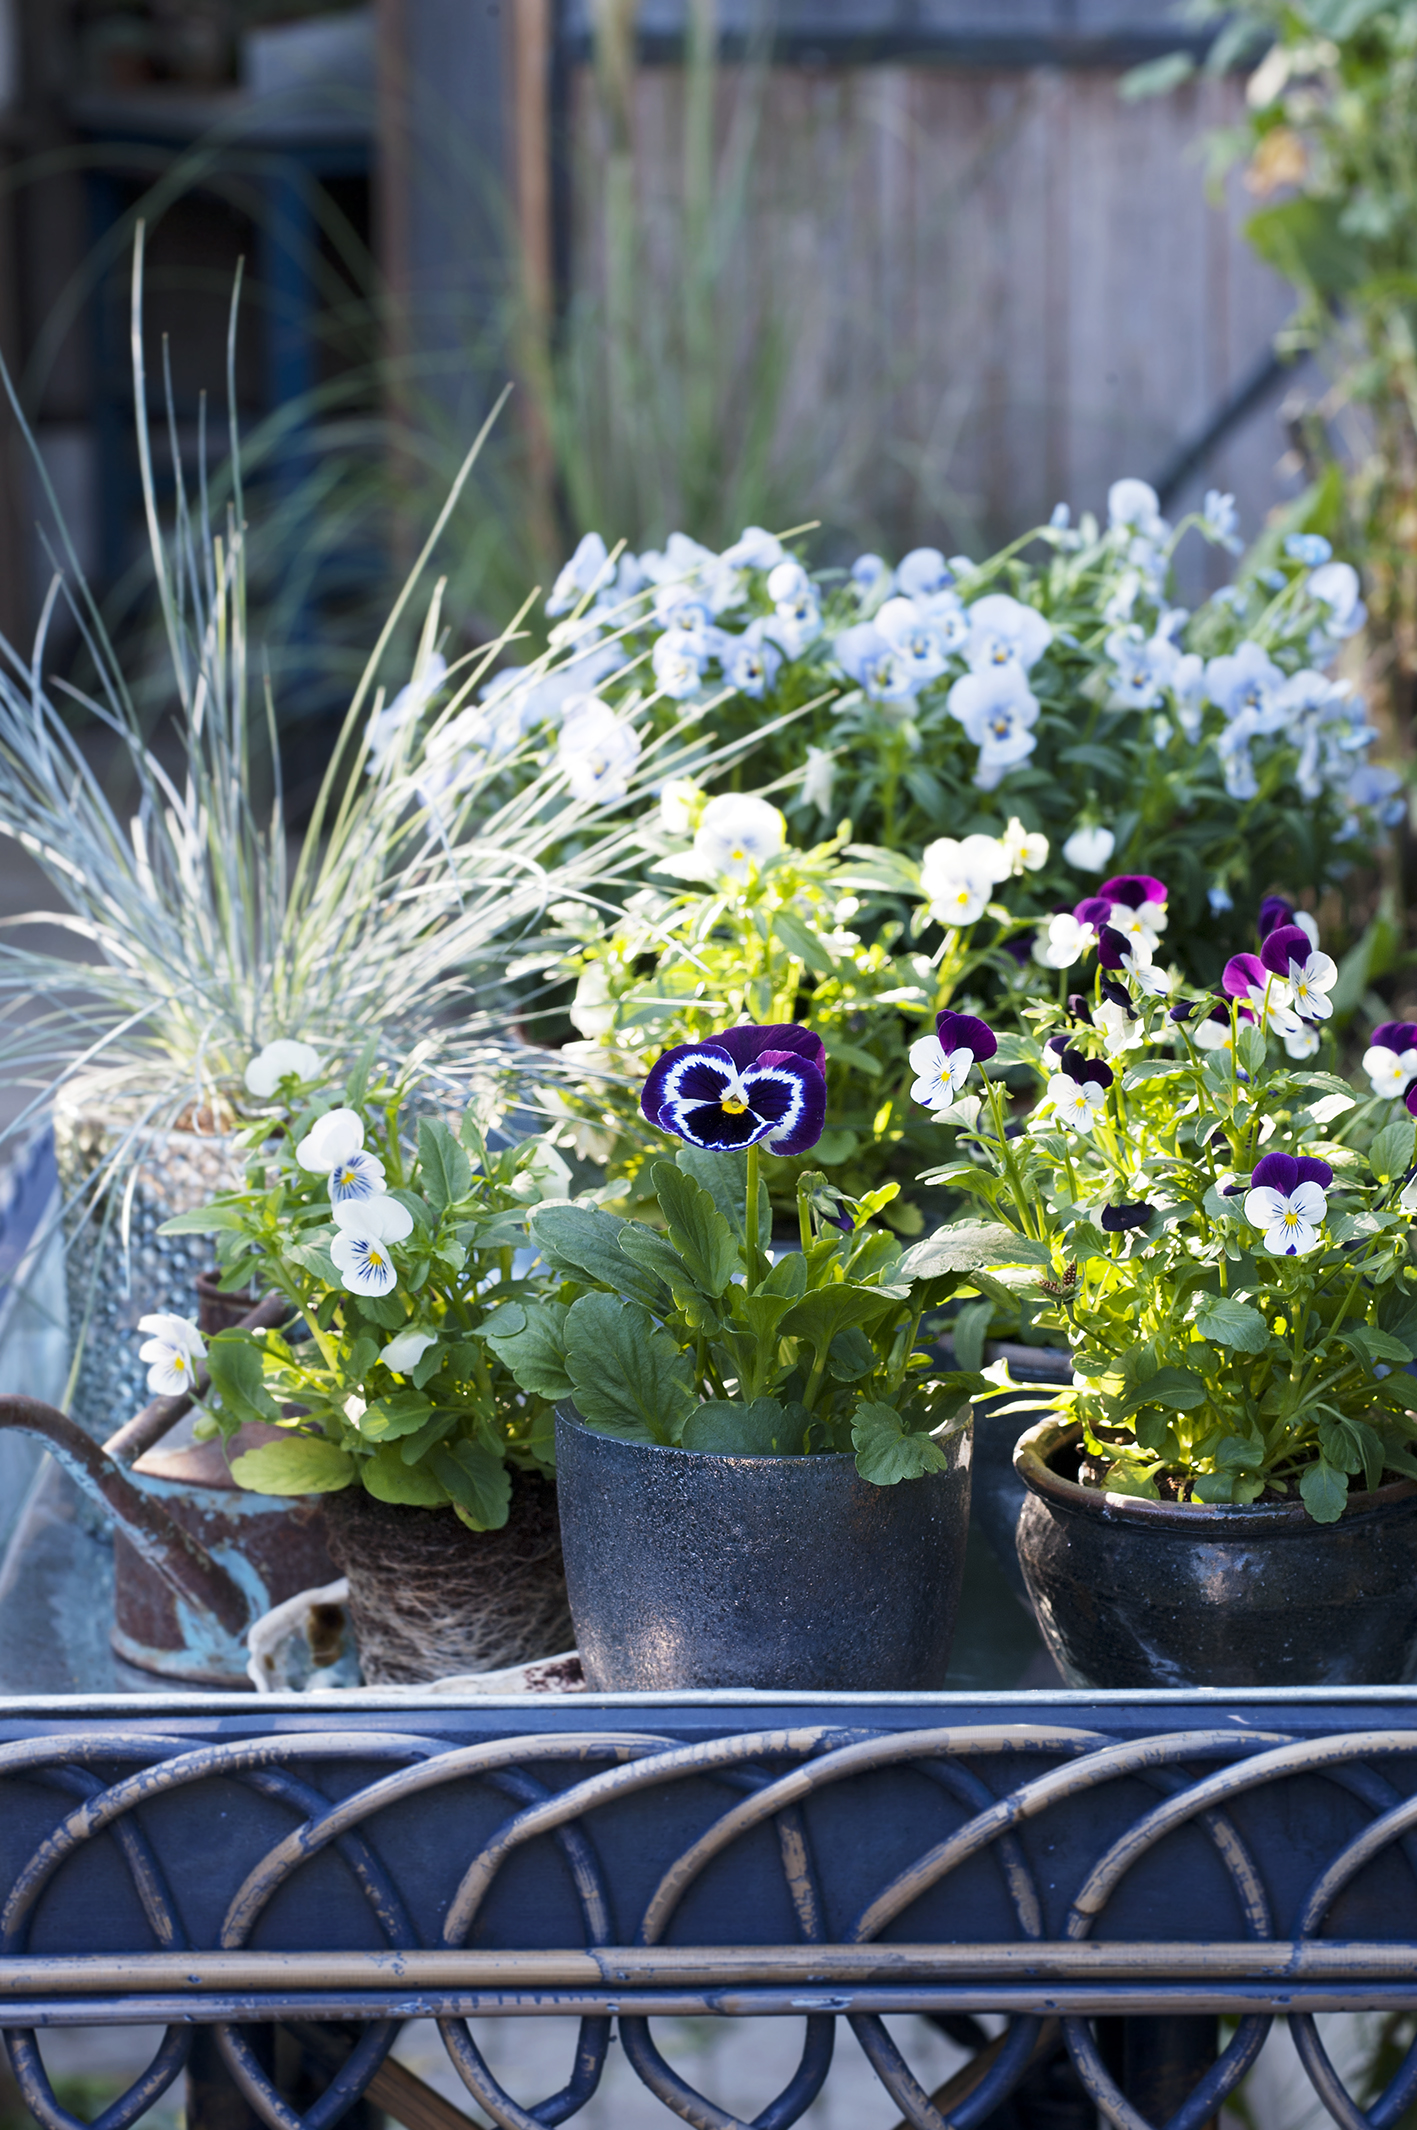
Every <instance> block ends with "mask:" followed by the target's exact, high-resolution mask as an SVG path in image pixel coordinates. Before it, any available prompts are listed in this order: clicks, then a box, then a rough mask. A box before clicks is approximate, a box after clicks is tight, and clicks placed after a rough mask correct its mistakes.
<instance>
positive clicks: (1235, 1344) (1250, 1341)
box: [1196, 1294, 1270, 1353]
mask: <svg viewBox="0 0 1417 2130" xmlns="http://www.w3.org/2000/svg"><path fill="white" fill-rule="evenodd" d="M1196 1330H1197V1331H1198V1332H1199V1333H1200V1335H1201V1337H1202V1338H1203V1339H1214V1341H1215V1343H1216V1345H1217V1346H1229V1347H1231V1348H1233V1350H1234V1351H1235V1352H1236V1353H1263V1352H1264V1350H1265V1348H1266V1346H1268V1344H1269V1338H1270V1332H1269V1326H1268V1324H1267V1323H1266V1322H1265V1320H1264V1318H1263V1317H1262V1316H1261V1315H1260V1312H1259V1310H1258V1309H1256V1308H1255V1307H1254V1306H1253V1305H1252V1304H1251V1303H1249V1302H1237V1301H1236V1300H1235V1298H1234V1296H1233V1295H1229V1294H1208V1295H1206V1296H1205V1297H1204V1298H1203V1300H1202V1301H1201V1304H1200V1307H1199V1308H1198V1309H1197V1310H1196Z"/></svg>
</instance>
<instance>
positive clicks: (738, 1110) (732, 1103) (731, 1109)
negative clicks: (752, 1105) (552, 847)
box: [720, 1095, 748, 1117]
mask: <svg viewBox="0 0 1417 2130" xmlns="http://www.w3.org/2000/svg"><path fill="white" fill-rule="evenodd" d="M720 1107H721V1108H722V1110H723V1114H724V1115H725V1117H741V1116H742V1115H743V1113H744V1111H745V1110H746V1109H747V1107H748V1105H747V1103H746V1102H740V1101H739V1099H738V1097H737V1095H725V1096H724V1098H723V1101H722V1103H721V1104H720Z"/></svg>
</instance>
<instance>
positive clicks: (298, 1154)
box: [295, 1109, 384, 1205]
mask: <svg viewBox="0 0 1417 2130" xmlns="http://www.w3.org/2000/svg"><path fill="white" fill-rule="evenodd" d="M295 1158H296V1160H297V1161H298V1162H299V1163H300V1166H301V1168H303V1169H308V1170H309V1171H310V1173H311V1174H312V1175H317V1176H324V1175H328V1177H329V1179H330V1197H331V1199H332V1201H333V1202H334V1203H335V1204H336V1205H341V1204H343V1203H344V1202H345V1201H346V1200H358V1199H361V1198H373V1197H374V1196H375V1195H376V1194H377V1193H379V1192H381V1191H382V1190H383V1188H384V1164H383V1162H382V1161H380V1159H379V1157H378V1155H377V1154H369V1153H366V1152H365V1150H364V1126H363V1125H362V1123H361V1122H360V1120H359V1118H358V1116H357V1115H356V1114H355V1112H354V1111H353V1110H352V1109H329V1110H326V1112H325V1114H324V1116H323V1117H317V1118H316V1120H315V1122H314V1123H313V1124H312V1125H311V1127H310V1129H309V1131H308V1132H307V1133H306V1135H305V1137H304V1138H303V1139H302V1140H301V1142H300V1144H299V1146H297V1147H296V1149H295Z"/></svg>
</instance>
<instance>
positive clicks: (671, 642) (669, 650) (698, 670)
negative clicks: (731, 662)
mask: <svg viewBox="0 0 1417 2130" xmlns="http://www.w3.org/2000/svg"><path fill="white" fill-rule="evenodd" d="M708 655H709V654H708V646H707V644H706V642H705V640H704V638H703V637H702V636H701V635H700V634H699V633H698V632H697V631H696V630H693V629H666V630H665V632H664V634H663V635H662V636H661V637H660V638H659V640H658V642H657V643H656V644H655V647H654V649H653V651H652V652H651V653H650V660H651V663H652V664H653V666H654V678H655V685H656V686H657V687H658V689H659V692H660V694H661V695H667V696H668V697H669V698H670V700H671V701H673V702H676V703H682V702H684V701H685V700H686V698H687V697H689V696H691V695H696V694H697V693H698V691H699V688H700V686H701V684H702V682H703V677H704V667H705V665H706V664H707V663H708Z"/></svg>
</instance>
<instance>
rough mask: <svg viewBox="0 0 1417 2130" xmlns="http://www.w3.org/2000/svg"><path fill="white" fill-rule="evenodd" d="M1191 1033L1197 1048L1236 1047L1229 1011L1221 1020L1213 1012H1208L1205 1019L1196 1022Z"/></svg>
mask: <svg viewBox="0 0 1417 2130" xmlns="http://www.w3.org/2000/svg"><path fill="white" fill-rule="evenodd" d="M1190 1033H1191V1041H1192V1042H1193V1043H1194V1044H1195V1046H1196V1048H1197V1050H1233V1049H1234V1047H1235V1038H1234V1036H1233V1035H1232V1033H1231V1029H1230V1016H1229V1014H1228V1013H1227V1014H1223V1015H1222V1017H1221V1018H1220V1019H1219V1020H1216V1018H1215V1016H1214V1015H1213V1014H1207V1015H1206V1018H1205V1019H1204V1020H1203V1021H1197V1022H1196V1023H1195V1024H1194V1026H1193V1027H1192V1029H1191V1032H1190Z"/></svg>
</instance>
